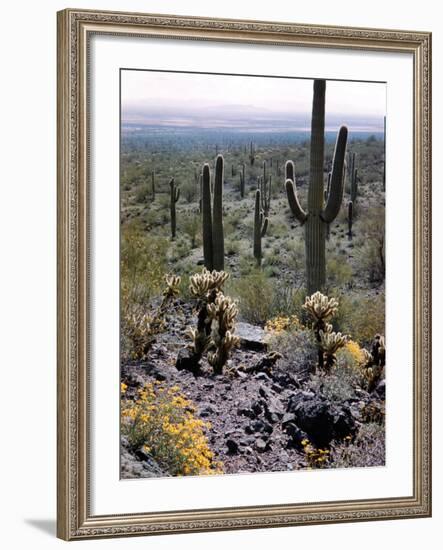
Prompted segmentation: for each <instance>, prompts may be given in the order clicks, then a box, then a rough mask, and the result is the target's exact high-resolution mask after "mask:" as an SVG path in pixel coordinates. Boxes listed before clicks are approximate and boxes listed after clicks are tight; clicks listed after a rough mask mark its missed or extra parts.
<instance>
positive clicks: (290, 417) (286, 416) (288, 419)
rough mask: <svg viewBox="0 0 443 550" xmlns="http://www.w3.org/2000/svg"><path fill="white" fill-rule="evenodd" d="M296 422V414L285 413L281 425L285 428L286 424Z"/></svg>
mask: <svg viewBox="0 0 443 550" xmlns="http://www.w3.org/2000/svg"><path fill="white" fill-rule="evenodd" d="M294 420H295V414H293V413H285V414H284V415H283V418H282V421H281V425H282V426H283V428H284V427H285V425H286V424H288V423H289V422H294Z"/></svg>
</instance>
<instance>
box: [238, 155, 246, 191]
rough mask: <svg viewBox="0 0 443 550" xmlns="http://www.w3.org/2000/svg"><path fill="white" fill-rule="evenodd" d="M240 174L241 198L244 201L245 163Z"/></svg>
mask: <svg viewBox="0 0 443 550" xmlns="http://www.w3.org/2000/svg"><path fill="white" fill-rule="evenodd" d="M239 174H240V196H241V198H242V199H244V198H245V163H243V164H242V169H241V172H239Z"/></svg>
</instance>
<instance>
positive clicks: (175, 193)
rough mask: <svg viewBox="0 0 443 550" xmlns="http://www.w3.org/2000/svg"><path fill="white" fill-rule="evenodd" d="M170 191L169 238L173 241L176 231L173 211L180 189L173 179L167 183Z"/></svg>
mask: <svg viewBox="0 0 443 550" xmlns="http://www.w3.org/2000/svg"><path fill="white" fill-rule="evenodd" d="M169 187H170V188H171V190H170V196H171V202H170V210H171V237H172V240H174V239H175V233H176V229H177V214H176V211H175V204H176V202H177V201H178V199H179V197H180V187H179V186H178V185H177V184H176V183H175V180H174V178H172V179H171V181H170V182H169Z"/></svg>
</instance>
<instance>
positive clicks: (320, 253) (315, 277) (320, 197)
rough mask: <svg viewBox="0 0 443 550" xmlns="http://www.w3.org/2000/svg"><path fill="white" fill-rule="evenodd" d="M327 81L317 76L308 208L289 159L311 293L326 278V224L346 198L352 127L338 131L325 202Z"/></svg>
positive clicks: (290, 199)
mask: <svg viewBox="0 0 443 550" xmlns="http://www.w3.org/2000/svg"><path fill="white" fill-rule="evenodd" d="M325 96H326V81H325V80H314V98H313V102H312V120H311V156H310V178H309V189H308V208H307V210H306V212H305V211H304V210H303V208H302V207H301V205H300V202H299V200H298V196H297V191H296V182H295V174H294V165H293V163H292V162H290V161H289V162H287V163H286V167H285V171H286V184H285V186H286V193H287V196H288V202H289V206H290V208H291V210H292V213H293V215H294V216H295V217H296V218H297V219H298V221H299V222H300V223H301V224H303V225H304V227H305V251H306V279H307V293H308V294H313V293H314V292H316V291H318V290H320V289H321V288H323V287H324V285H325V282H326V260H325V248H326V228H327V225H328V224H329V223H331V222H332V221H333V220H334V219H335V218H336V216H337V214H338V212H339V210H340V206H341V202H342V199H343V168H344V162H345V153H346V142H347V138H348V129H347V128H346V126H342V127H341V128H340V130H339V132H338V135H337V141H336V144H335V151H334V160H333V165H332V174H331V183H330V191H329V196H328V199H327V202H326V205H325V204H324V183H323V170H324V142H325Z"/></svg>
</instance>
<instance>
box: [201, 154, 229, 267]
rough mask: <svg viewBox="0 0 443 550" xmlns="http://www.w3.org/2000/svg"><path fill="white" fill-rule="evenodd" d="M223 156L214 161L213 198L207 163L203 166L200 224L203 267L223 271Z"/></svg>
mask: <svg viewBox="0 0 443 550" xmlns="http://www.w3.org/2000/svg"><path fill="white" fill-rule="evenodd" d="M223 172H224V168H223V157H222V155H218V157H217V160H216V162H215V178H214V180H215V181H214V189H213V199H212V192H211V172H210V169H209V165H208V164H205V165H204V166H203V175H202V225H203V231H202V232H203V257H204V263H205V267H206V268H207V269H209V270H210V271H212V270H213V269H215V270H217V271H223V269H224V266H225V245H224V229H223V178H224V173H223Z"/></svg>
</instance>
